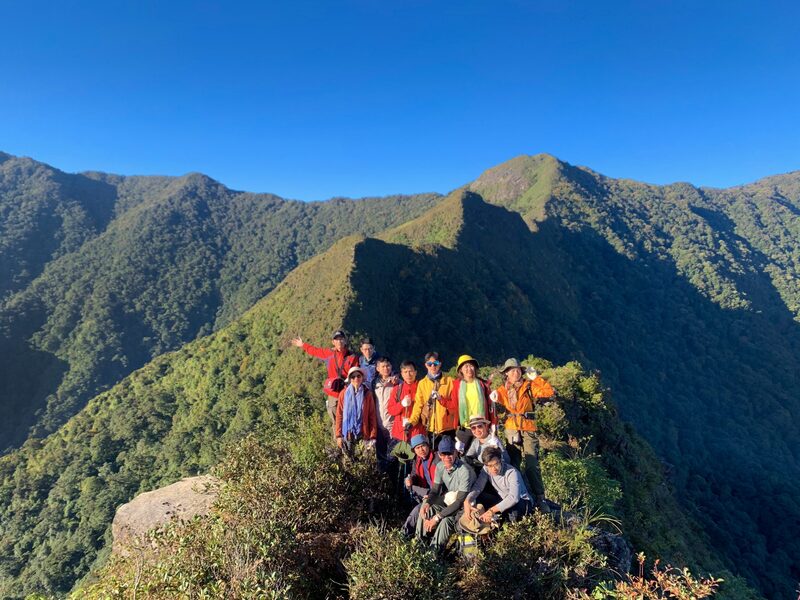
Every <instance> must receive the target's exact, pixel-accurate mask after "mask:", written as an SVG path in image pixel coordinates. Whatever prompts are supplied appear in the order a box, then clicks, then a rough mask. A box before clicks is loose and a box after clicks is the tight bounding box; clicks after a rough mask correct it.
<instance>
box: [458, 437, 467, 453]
mask: <svg viewBox="0 0 800 600" xmlns="http://www.w3.org/2000/svg"><path fill="white" fill-rule="evenodd" d="M465 448H466V446H465V445H464V442H462V441H461V440H456V452H464V449H465Z"/></svg>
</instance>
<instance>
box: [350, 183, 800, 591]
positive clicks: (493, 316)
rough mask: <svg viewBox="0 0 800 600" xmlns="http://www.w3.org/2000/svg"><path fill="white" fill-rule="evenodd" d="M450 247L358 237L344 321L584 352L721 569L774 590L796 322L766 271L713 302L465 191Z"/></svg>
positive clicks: (784, 530) (789, 442) (787, 538)
mask: <svg viewBox="0 0 800 600" xmlns="http://www.w3.org/2000/svg"><path fill="white" fill-rule="evenodd" d="M463 209H464V223H463V225H462V228H461V230H460V232H459V237H458V244H457V246H456V248H455V249H454V250H449V249H444V248H442V247H436V246H428V247H425V246H423V247H419V248H415V249H411V248H409V247H407V246H402V245H396V244H388V243H385V242H382V241H378V240H374V239H367V240H365V241H364V242H362V243H361V244H359V245H358V246H357V247H356V261H355V264H356V268H355V271H354V272H353V274H352V276H351V281H352V285H353V288H354V290H355V294H356V296H355V300H354V302H353V303H352V305H351V309H350V311H349V312H348V314H347V316H346V319H345V326H346V327H347V328H348V329H349V330H351V331H354V332H368V333H369V334H370V335H372V336H373V337H375V338H376V339H377V340H379V342H380V344H381V347H383V348H389V349H391V351H392V355H393V358H394V359H395V361H397V360H399V359H403V358H405V357H408V356H416V355H417V354H418V352H419V350H420V348H436V349H438V350H439V351H440V352H442V354H443V358H444V359H445V361H446V367H449V366H450V365H452V364H453V362H454V361H455V359H456V357H457V356H458V355H459V354H462V353H464V352H467V353H470V354H472V355H474V356H476V357H477V358H478V359H479V360H481V361H483V362H484V363H494V364H497V363H501V362H502V361H503V360H504V359H505V358H507V357H508V356H519V357H520V358H523V357H524V356H527V355H528V354H536V355H539V356H546V357H548V358H550V359H552V360H554V361H555V362H564V361H567V360H570V359H579V360H581V361H584V362H585V363H586V364H588V365H591V366H593V367H595V368H597V369H599V370H600V371H601V372H602V375H603V378H604V381H605V382H606V383H607V384H609V385H610V386H611V388H612V389H613V390H614V393H615V398H616V401H617V403H618V404H619V406H620V407H621V410H622V413H623V416H625V417H626V418H627V419H629V420H631V421H632V422H633V423H634V424H635V426H636V427H637V429H638V430H639V431H640V432H641V433H642V434H643V435H644V437H645V438H647V439H648V440H649V441H650V443H652V444H653V446H654V447H655V448H656V449H657V451H658V452H659V453H660V454H661V455H662V457H664V458H665V459H666V460H668V461H669V462H671V463H673V464H675V465H677V467H676V469H675V473H674V477H675V484H676V486H677V488H678V490H679V492H680V493H681V496H682V498H683V504H684V505H685V507H686V508H688V509H689V510H690V512H691V514H693V516H695V517H696V518H698V519H699V520H700V521H701V522H702V523H703V524H704V525H705V527H706V529H707V531H708V533H709V534H710V536H711V539H712V542H713V544H714V546H715V547H716V548H717V550H718V551H719V552H720V554H721V555H724V557H725V559H726V561H727V564H728V566H729V568H731V569H732V570H733V571H735V572H739V573H741V574H743V575H745V576H747V577H748V578H749V579H750V580H751V581H753V582H757V583H758V584H759V586H760V587H761V589H762V591H763V592H764V593H765V594H766V595H767V596H769V597H788V594H790V593H791V592H792V591H793V585H794V583H793V582H795V581H797V579H799V578H800V570H799V569H798V567H797V566H796V564H793V561H792V559H791V557H793V556H798V555H800V526H799V525H798V523H800V501H799V500H798V498H800V484H799V483H798V481H800V478H798V472H799V470H798V452H800V432H798V426H797V423H800V401H798V398H797V397H796V395H793V391H794V390H797V389H799V388H798V383H800V381H798V374H799V373H800V329H799V328H798V324H797V323H795V322H794V321H793V319H792V314H791V313H789V311H788V310H786V308H785V307H784V305H783V303H782V301H781V299H780V297H779V296H778V294H777V292H776V291H775V290H774V289H773V288H772V286H771V285H770V284H769V279H768V277H767V276H765V275H760V276H758V275H753V274H744V275H742V278H743V280H742V281H741V282H740V283H741V284H742V288H743V289H746V290H749V291H751V292H752V293H750V294H749V299H750V300H751V301H752V302H753V310H735V311H734V310H726V309H722V308H720V307H719V306H718V305H717V304H715V303H713V302H711V301H709V300H708V299H707V298H705V297H704V296H702V295H701V294H700V293H698V291H697V290H696V289H695V288H694V287H693V286H692V285H691V284H690V283H689V282H687V281H686V279H685V278H684V277H683V276H681V274H679V273H678V272H677V270H676V268H675V266H674V265H673V264H672V263H670V262H667V261H665V260H660V259H656V258H653V259H648V258H644V259H640V258H637V259H629V258H626V257H625V256H623V255H622V254H620V253H619V252H618V251H617V250H616V249H614V248H613V247H612V246H611V245H610V244H609V243H608V242H607V241H606V240H605V239H603V238H602V237H601V236H600V235H598V234H597V233H595V232H593V231H592V230H589V229H586V230H583V231H570V230H567V229H566V228H563V227H561V226H559V225H558V224H557V222H556V221H555V220H546V221H544V222H541V223H539V224H538V227H539V231H538V233H535V234H532V233H531V232H530V231H529V230H528V228H527V227H526V225H525V224H524V222H523V221H522V219H521V218H520V216H519V215H518V214H516V213H511V212H509V211H507V210H505V209H503V208H500V207H496V206H491V205H488V204H485V203H484V202H483V201H482V200H481V198H480V197H479V196H477V195H475V194H470V193H468V194H466V195H465V196H464V197H463Z"/></svg>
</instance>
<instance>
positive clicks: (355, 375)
mask: <svg viewBox="0 0 800 600" xmlns="http://www.w3.org/2000/svg"><path fill="white" fill-rule="evenodd" d="M350 379H364V376H363V375H362V374H361V373H353V374H352V375H350Z"/></svg>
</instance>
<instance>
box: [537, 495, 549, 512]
mask: <svg viewBox="0 0 800 600" xmlns="http://www.w3.org/2000/svg"><path fill="white" fill-rule="evenodd" d="M533 510H538V511H539V512H541V513H543V514H548V513H549V512H550V505H549V504H548V503H547V500H545V499H544V496H536V500H535V501H534V503H533Z"/></svg>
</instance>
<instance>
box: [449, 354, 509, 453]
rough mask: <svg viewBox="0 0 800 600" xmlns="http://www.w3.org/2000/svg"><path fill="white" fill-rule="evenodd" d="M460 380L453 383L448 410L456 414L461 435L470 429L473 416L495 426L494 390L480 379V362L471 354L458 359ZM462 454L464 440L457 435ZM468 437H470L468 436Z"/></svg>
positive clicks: (458, 446)
mask: <svg viewBox="0 0 800 600" xmlns="http://www.w3.org/2000/svg"><path fill="white" fill-rule="evenodd" d="M457 371H458V379H456V380H455V381H454V382H453V389H452V391H451V392H450V398H449V400H448V401H447V409H448V410H450V411H454V412H456V414H457V416H458V427H459V430H461V431H460V433H465V432H466V431H467V428H468V427H469V420H470V418H471V417H473V416H477V417H483V418H484V419H488V420H489V422H490V423H491V424H492V425H494V424H496V423H497V416H496V415H495V409H494V403H493V402H492V401H491V400H490V399H489V394H491V392H492V390H491V388H490V387H489V383H488V382H487V381H486V380H485V379H481V378H480V377H478V361H477V360H475V359H474V358H472V357H471V356H470V355H469V354H462V355H461V356H460V357H459V358H458V367H457ZM456 437H457V438H458V439H459V443H458V444H457V448H458V450H459V451H460V452H462V451H463V450H465V446H464V442H463V441H462V438H463V437H464V436H462V435H457V436H456ZM467 437H468V436H467Z"/></svg>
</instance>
